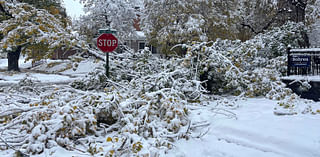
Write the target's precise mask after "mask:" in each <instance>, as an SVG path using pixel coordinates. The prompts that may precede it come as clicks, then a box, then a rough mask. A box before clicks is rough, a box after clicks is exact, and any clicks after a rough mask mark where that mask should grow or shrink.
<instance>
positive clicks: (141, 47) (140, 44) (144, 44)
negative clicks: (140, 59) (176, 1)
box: [139, 42, 146, 50]
mask: <svg viewBox="0 0 320 157" xmlns="http://www.w3.org/2000/svg"><path fill="white" fill-rule="evenodd" d="M145 46H146V43H145V42H139V50H141V49H144V47H145Z"/></svg>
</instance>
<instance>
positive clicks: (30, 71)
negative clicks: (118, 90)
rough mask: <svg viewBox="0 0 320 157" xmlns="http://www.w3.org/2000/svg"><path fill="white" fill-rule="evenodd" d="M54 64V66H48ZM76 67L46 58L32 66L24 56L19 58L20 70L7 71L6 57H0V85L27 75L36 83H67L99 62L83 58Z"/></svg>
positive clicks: (16, 80) (82, 74)
mask: <svg viewBox="0 0 320 157" xmlns="http://www.w3.org/2000/svg"><path fill="white" fill-rule="evenodd" d="M50 64H51V65H54V66H50ZM77 64H78V66H77V68H76V69H73V68H72V67H70V68H66V67H68V65H70V66H71V64H70V61H68V60H65V61H59V60H47V61H46V62H45V63H44V64H42V65H39V66H36V67H32V63H31V61H27V62H25V60H24V58H21V59H20V60H19V67H20V70H21V72H18V73H17V72H7V71H6V69H7V67H8V61H7V59H0V86H5V85H10V84H12V83H18V82H19V81H20V80H22V79H24V78H26V77H28V78H29V79H31V80H33V81H35V82H38V83H50V84H53V83H68V82H71V81H73V80H75V79H77V78H79V77H82V76H85V75H86V74H87V73H88V72H90V71H92V70H93V69H94V68H95V67H97V66H99V64H96V63H93V61H92V60H90V59H89V60H84V61H81V62H80V63H77Z"/></svg>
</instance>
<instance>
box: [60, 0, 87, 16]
mask: <svg viewBox="0 0 320 157" xmlns="http://www.w3.org/2000/svg"><path fill="white" fill-rule="evenodd" d="M64 5H65V7H66V9H67V14H68V16H70V17H72V18H79V16H80V15H83V14H84V12H83V10H82V8H83V6H82V4H80V3H79V1H78V0H64Z"/></svg>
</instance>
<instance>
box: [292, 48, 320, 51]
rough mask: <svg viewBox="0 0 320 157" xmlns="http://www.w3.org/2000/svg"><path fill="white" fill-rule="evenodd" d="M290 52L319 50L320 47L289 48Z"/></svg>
mask: <svg viewBox="0 0 320 157" xmlns="http://www.w3.org/2000/svg"><path fill="white" fill-rule="evenodd" d="M290 52H320V48H304V49H291V50H290Z"/></svg>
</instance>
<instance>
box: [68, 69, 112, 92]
mask: <svg viewBox="0 0 320 157" xmlns="http://www.w3.org/2000/svg"><path fill="white" fill-rule="evenodd" d="M106 80H107V77H106V74H105V69H104V68H103V67H98V68H96V69H95V70H94V71H92V72H89V74H88V75H86V76H85V78H84V79H82V80H76V81H74V82H72V83H71V84H70V85H71V86H72V87H73V88H76V89H82V90H93V89H103V88H104V87H105V86H106V83H107V81H106Z"/></svg>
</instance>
